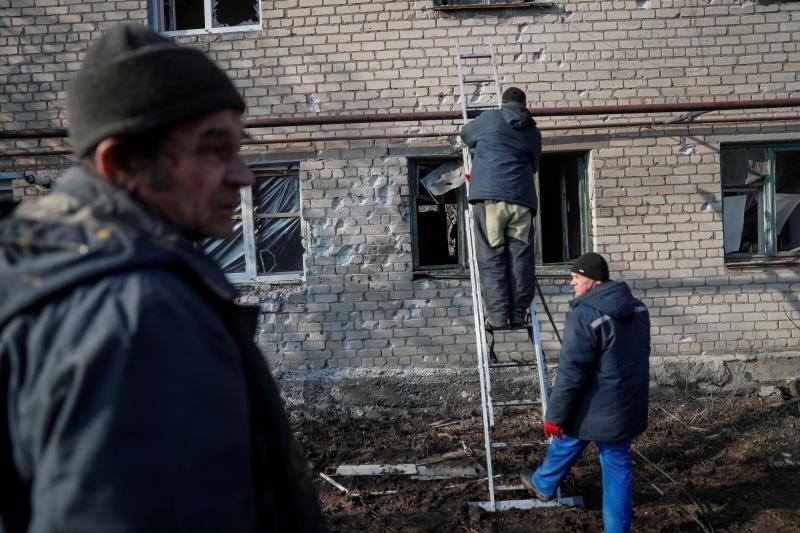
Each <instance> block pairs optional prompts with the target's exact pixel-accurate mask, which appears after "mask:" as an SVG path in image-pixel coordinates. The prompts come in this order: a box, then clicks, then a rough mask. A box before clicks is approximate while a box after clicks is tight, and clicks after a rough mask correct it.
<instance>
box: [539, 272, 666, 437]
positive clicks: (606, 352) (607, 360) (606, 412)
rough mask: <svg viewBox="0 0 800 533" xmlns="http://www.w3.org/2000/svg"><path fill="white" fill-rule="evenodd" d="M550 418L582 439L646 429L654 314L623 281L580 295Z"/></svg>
mask: <svg viewBox="0 0 800 533" xmlns="http://www.w3.org/2000/svg"><path fill="white" fill-rule="evenodd" d="M571 307H572V311H571V312H570V314H569V316H568V317H567V325H566V328H565V331H564V343H563V345H562V348H561V358H560V360H559V363H558V375H557V376H556V382H555V385H553V391H552V393H551V395H550V401H549V403H548V406H547V414H546V415H545V418H546V419H547V420H548V421H549V422H551V423H553V424H555V425H557V426H561V428H562V430H563V431H564V433H566V434H567V435H569V436H571V437H576V438H579V439H582V440H589V441H601V442H616V441H622V440H628V439H632V438H633V437H635V436H637V435H640V434H641V433H643V432H644V431H645V429H647V405H648V391H649V383H650V375H649V368H650V315H649V314H648V312H647V308H646V307H645V306H644V304H643V303H642V302H640V301H639V300H637V299H636V298H634V297H633V295H632V294H631V291H630V289H629V288H628V286H627V285H626V284H625V283H623V282H606V283H603V284H602V285H599V286H597V287H594V288H593V289H591V290H589V292H587V293H585V294H583V295H582V296H580V297H578V298H575V300H573V302H572V304H571Z"/></svg>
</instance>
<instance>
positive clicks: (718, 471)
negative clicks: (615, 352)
mask: <svg viewBox="0 0 800 533" xmlns="http://www.w3.org/2000/svg"><path fill="white" fill-rule="evenodd" d="M292 416H293V422H294V425H295V428H296V430H297V432H298V436H299V438H300V440H301V442H302V443H303V445H304V446H305V448H306V453H307V455H308V457H309V459H310V461H311V463H312V465H313V466H314V470H315V471H314V474H315V476H317V478H316V481H317V483H318V488H319V491H320V495H321V499H322V505H323V509H324V512H325V515H326V517H327V519H328V524H329V526H330V529H331V531H341V532H345V531H346V532H350V531H370V532H373V531H374V532H378V531H380V532H384V531H410V532H413V531H419V532H422V531H448V532H449V531H463V532H478V531H509V532H514V531H542V532H547V531H553V532H559V533H563V532H577V531H600V530H601V529H602V517H601V505H602V499H601V498H602V496H601V478H600V466H599V464H598V460H597V455H596V452H595V450H594V447H590V448H588V449H587V453H585V454H584V457H583V458H582V459H581V460H580V461H579V462H578V464H577V465H576V466H575V468H573V471H572V473H571V474H570V475H569V476H568V477H567V479H566V480H565V481H564V483H563V484H562V494H563V495H565V496H570V495H580V496H582V497H583V499H584V508H582V509H575V508H565V507H559V508H546V509H542V508H540V509H535V510H530V511H506V512H502V513H488V512H484V511H481V510H479V509H474V508H470V507H469V506H468V502H469V501H475V500H486V499H487V497H488V496H487V489H486V482H485V480H484V481H481V480H480V479H477V478H473V479H459V478H453V479H443V480H433V481H430V480H429V481H424V480H413V479H409V477H408V476H400V475H380V476H359V477H345V476H334V479H335V480H336V481H337V482H338V483H340V484H341V485H343V486H344V487H345V488H347V489H348V490H349V491H350V492H349V493H345V492H343V491H341V490H339V489H337V488H335V487H334V486H333V485H332V484H330V483H328V482H326V481H324V480H323V479H322V478H321V477H319V473H320V472H323V473H332V472H333V471H334V470H335V468H336V467H337V466H339V465H343V464H356V465H358V464H399V463H416V462H417V461H420V460H425V459H436V458H440V457H441V456H442V455H444V454H446V453H448V452H457V453H458V454H463V456H462V457H459V458H455V459H451V460H449V461H442V462H437V463H435V465H439V466H462V467H466V466H476V465H481V466H485V463H484V460H485V458H484V451H483V426H482V420H481V412H480V411H479V410H477V411H472V412H465V413H464V414H463V415H462V416H460V417H455V418H448V419H444V420H442V419H441V418H437V417H436V415H435V413H433V412H432V411H421V412H413V413H412V412H409V411H402V412H398V413H395V414H393V415H390V416H386V415H383V416H382V417H376V416H373V415H370V416H367V415H364V414H361V415H360V416H355V415H352V414H351V415H345V414H344V413H342V412H339V411H333V410H331V411H326V412H317V413H313V414H311V413H308V412H305V413H303V412H294V413H292ZM540 428H541V417H540V416H538V415H535V414H532V412H531V411H530V410H528V411H527V412H523V411H521V410H517V411H516V412H512V411H507V412H506V413H504V414H503V415H502V416H500V417H498V425H497V427H496V430H495V431H496V435H495V437H494V438H495V439H503V440H506V441H508V442H514V441H516V442H521V441H528V442H534V441H535V442H538V444H537V445H535V446H533V447H528V448H512V449H506V450H498V451H497V452H496V453H495V473H499V474H506V475H507V477H505V478H504V479H501V480H499V481H498V483H499V484H518V483H519V482H518V479H517V478H516V475H517V473H518V472H519V469H520V467H522V466H525V465H532V466H535V465H537V464H538V463H539V462H540V461H541V459H542V457H543V456H544V453H545V450H546V446H545V444H544V443H543V441H542V439H543V437H541V429H540ZM799 430H800V403H798V402H797V401H794V402H792V401H791V395H790V394H789V393H788V391H786V390H780V393H776V394H773V395H771V396H768V397H764V398H762V397H759V396H758V395H757V394H753V393H751V394H733V393H731V392H725V393H714V394H711V393H707V392H698V391H694V392H684V393H682V394H676V393H675V392H674V391H671V392H669V393H663V392H661V393H657V394H654V397H653V398H652V399H651V407H650V428H649V429H648V431H647V433H646V434H645V435H643V436H641V437H639V438H638V439H636V440H635V441H634V445H633V451H632V457H633V461H634V506H635V510H634V519H633V530H634V531H658V532H691V531H705V532H711V531H720V532H722V531H753V532H761V531H764V532H791V531H798V532H800V431H799ZM459 450H460V451H459ZM470 451H471V453H472V455H466V454H467V453H469V452H470ZM376 493H377V494H376ZM498 498H499V499H517V498H528V496H527V494H525V493H524V492H513V491H512V492H506V493H500V494H499V496H498Z"/></svg>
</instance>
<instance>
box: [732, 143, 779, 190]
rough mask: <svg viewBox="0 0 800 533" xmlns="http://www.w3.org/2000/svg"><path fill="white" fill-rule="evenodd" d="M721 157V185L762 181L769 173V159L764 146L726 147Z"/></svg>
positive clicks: (752, 183) (748, 183)
mask: <svg viewBox="0 0 800 533" xmlns="http://www.w3.org/2000/svg"><path fill="white" fill-rule="evenodd" d="M721 157H722V184H723V186H728V187H730V186H736V185H754V184H759V183H763V182H764V179H765V178H766V177H767V175H768V174H769V159H768V156H767V150H765V149H764V148H727V149H725V150H723V151H722V156H721Z"/></svg>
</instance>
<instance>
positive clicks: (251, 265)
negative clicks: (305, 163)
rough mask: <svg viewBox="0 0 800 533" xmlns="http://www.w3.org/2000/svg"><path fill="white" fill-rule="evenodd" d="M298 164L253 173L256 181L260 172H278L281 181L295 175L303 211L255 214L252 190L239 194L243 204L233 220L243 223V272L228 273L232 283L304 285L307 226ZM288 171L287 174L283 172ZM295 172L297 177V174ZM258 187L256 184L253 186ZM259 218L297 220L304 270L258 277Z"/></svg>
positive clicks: (298, 200) (268, 167)
mask: <svg viewBox="0 0 800 533" xmlns="http://www.w3.org/2000/svg"><path fill="white" fill-rule="evenodd" d="M298 167H299V165H298V164H297V163H283V164H279V165H278V166H275V165H273V164H269V165H266V166H261V165H259V166H256V167H254V168H253V172H254V174H255V175H256V180H258V179H259V177H258V173H259V171H265V172H270V171H278V174H276V175H273V176H272V177H280V176H283V175H287V176H289V175H292V176H293V177H294V178H295V179H296V180H297V185H298V187H297V202H298V206H299V207H300V209H299V210H298V211H289V212H280V213H255V212H254V202H253V186H250V187H242V188H241V189H240V190H239V197H240V202H241V210H240V213H241V214H240V215H234V218H233V220H234V221H236V220H239V219H240V220H241V231H242V237H241V243H242V248H241V250H242V255H243V256H244V272H226V273H225V276H226V277H227V278H228V280H229V281H230V282H232V283H255V282H261V283H282V282H284V283H285V282H291V283H297V282H304V281H305V271H306V254H305V250H306V246H305V243H306V242H307V241H308V238H307V235H306V231H305V224H304V219H303V208H302V206H303V190H302V183H301V181H300V175H301V173H300V169H299V168H298ZM283 171H285V174H284V172H283ZM295 172H296V174H295ZM260 179H270V178H269V177H262V178H260ZM254 185H255V184H254ZM256 218H296V219H298V220H299V223H300V245H301V247H302V248H303V252H302V254H301V257H300V260H301V269H302V270H300V271H288V272H276V273H274V274H272V273H269V274H258V262H257V259H256V254H257V248H256V229H255V226H256V224H255V221H256Z"/></svg>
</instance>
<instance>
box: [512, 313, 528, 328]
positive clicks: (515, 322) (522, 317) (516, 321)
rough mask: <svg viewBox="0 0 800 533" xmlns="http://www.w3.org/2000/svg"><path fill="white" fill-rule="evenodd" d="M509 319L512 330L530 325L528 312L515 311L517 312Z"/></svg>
mask: <svg viewBox="0 0 800 533" xmlns="http://www.w3.org/2000/svg"><path fill="white" fill-rule="evenodd" d="M509 319H510V322H511V327H512V328H521V327H524V326H526V325H528V320H527V319H528V315H527V312H526V311H522V312H518V311H515V312H513V313H511V316H510V317H509Z"/></svg>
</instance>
